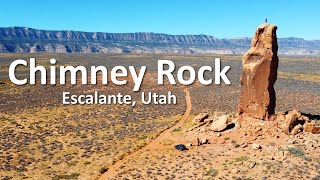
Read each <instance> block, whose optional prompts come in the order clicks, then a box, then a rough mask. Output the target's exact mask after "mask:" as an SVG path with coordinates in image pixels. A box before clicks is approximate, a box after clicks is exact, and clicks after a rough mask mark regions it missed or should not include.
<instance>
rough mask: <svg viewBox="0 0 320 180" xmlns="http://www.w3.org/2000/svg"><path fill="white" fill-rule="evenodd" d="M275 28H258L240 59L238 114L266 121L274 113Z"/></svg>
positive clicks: (276, 60) (272, 26)
mask: <svg viewBox="0 0 320 180" xmlns="http://www.w3.org/2000/svg"><path fill="white" fill-rule="evenodd" d="M276 30H277V26H275V25H272V24H267V23H264V24H262V25H260V26H259V27H258V29H257V30H256V32H255V35H254V37H253V39H252V41H251V48H250V49H249V51H248V52H247V53H246V54H245V55H244V56H243V59H242V68H243V70H242V77H241V94H240V99H239V105H238V114H239V115H240V116H241V117H245V116H249V117H251V118H255V119H262V120H268V119H269V118H270V116H271V115H273V114H274V109H275V106H276V95H275V90H274V87H273V85H274V83H275V82H276V79H277V69H278V62H279V59H278V56H277V52H278V44H277V35H276Z"/></svg>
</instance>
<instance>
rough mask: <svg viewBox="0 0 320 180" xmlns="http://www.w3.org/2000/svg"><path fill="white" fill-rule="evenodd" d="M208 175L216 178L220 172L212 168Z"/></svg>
mask: <svg viewBox="0 0 320 180" xmlns="http://www.w3.org/2000/svg"><path fill="white" fill-rule="evenodd" d="M206 175H207V176H212V177H215V176H216V175H218V170H216V169H213V168H211V169H209V170H208V171H207V172H206Z"/></svg>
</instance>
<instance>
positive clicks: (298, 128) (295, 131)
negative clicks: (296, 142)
mask: <svg viewBox="0 0 320 180" xmlns="http://www.w3.org/2000/svg"><path fill="white" fill-rule="evenodd" d="M302 131H303V126H302V125H301V124H298V125H296V126H295V127H294V128H293V129H292V130H291V134H292V135H296V134H299V133H301V132H302Z"/></svg>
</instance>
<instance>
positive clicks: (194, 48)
mask: <svg viewBox="0 0 320 180" xmlns="http://www.w3.org/2000/svg"><path fill="white" fill-rule="evenodd" d="M250 42H251V39H250V38H234V39H218V38H215V37H213V36H209V35H170V34H161V33H104V32H81V31H49V30H37V29H32V28H26V27H8V28H0V53H137V54H139V53H175V54H244V53H245V52H246V49H247V47H248V46H250ZM278 43H279V47H281V50H280V51H279V54H283V55H320V41H319V40H304V39H301V38H279V39H278Z"/></svg>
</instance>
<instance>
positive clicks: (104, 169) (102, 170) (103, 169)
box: [99, 167, 109, 174]
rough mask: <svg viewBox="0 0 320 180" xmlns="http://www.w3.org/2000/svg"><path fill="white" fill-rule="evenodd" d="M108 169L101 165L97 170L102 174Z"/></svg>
mask: <svg viewBox="0 0 320 180" xmlns="http://www.w3.org/2000/svg"><path fill="white" fill-rule="evenodd" d="M108 170H109V169H108V168H106V167H102V168H101V169H100V171H99V172H100V174H103V173H105V172H107V171H108Z"/></svg>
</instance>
